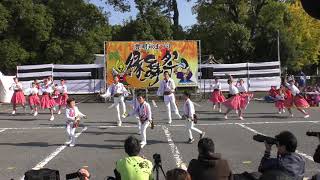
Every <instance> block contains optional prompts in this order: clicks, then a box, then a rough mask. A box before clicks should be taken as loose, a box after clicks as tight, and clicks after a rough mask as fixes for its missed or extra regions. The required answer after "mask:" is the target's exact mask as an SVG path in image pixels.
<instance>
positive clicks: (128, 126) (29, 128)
mask: <svg viewBox="0 0 320 180" xmlns="http://www.w3.org/2000/svg"><path fill="white" fill-rule="evenodd" d="M319 122H320V121H268V122H242V123H236V122H234V123H232V122H230V123H211V124H209V123H204V124H201V123H198V124H197V126H223V125H239V124H242V125H250V124H252V125H255V124H256V125H260V124H295V123H297V124H298V123H319ZM88 123H90V122H88ZM155 126H156V127H160V126H163V125H155ZM90 127H92V128H102V129H103V128H136V127H137V126H136V125H127V126H121V127H119V126H116V125H111V126H90ZM169 127H185V124H172V125H170V126H169ZM64 128H65V126H55V127H21V128H14V127H3V128H0V131H1V130H3V129H6V130H37V129H64Z"/></svg>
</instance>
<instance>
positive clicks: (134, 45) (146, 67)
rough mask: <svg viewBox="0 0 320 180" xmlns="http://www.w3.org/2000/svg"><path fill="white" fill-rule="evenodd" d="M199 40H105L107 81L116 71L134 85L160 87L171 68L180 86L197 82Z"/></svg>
mask: <svg viewBox="0 0 320 180" xmlns="http://www.w3.org/2000/svg"><path fill="white" fill-rule="evenodd" d="M198 43H199V41H137V42H133V41H128V42H126V41H109V42H105V58H106V67H107V71H106V78H107V84H108V85H110V84H112V81H113V76H114V75H117V76H118V77H119V78H120V81H121V82H122V83H123V84H124V85H128V86H129V87H133V88H148V87H158V86H159V81H160V80H161V79H163V72H164V71H169V73H171V77H172V79H173V80H174V81H175V82H176V85H177V86H178V87H182V86H184V87H185V86H197V80H198V75H197V73H198V58H199V57H198V55H199V53H198Z"/></svg>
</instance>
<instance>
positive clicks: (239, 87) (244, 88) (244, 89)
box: [237, 84, 248, 93]
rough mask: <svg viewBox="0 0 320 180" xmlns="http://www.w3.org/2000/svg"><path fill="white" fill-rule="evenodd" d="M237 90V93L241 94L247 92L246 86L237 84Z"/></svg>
mask: <svg viewBox="0 0 320 180" xmlns="http://www.w3.org/2000/svg"><path fill="white" fill-rule="evenodd" d="M237 88H238V90H239V92H241V93H243V92H248V89H247V86H246V85H244V84H242V85H240V84H239V86H238V87H237Z"/></svg>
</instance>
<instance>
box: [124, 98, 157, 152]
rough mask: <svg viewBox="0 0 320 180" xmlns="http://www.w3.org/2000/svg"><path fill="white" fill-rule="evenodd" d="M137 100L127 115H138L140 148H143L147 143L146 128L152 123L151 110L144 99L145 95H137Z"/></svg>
mask: <svg viewBox="0 0 320 180" xmlns="http://www.w3.org/2000/svg"><path fill="white" fill-rule="evenodd" d="M137 100H138V102H139V105H138V106H136V108H135V109H134V110H133V111H132V112H130V113H129V114H128V115H127V117H129V116H133V115H138V116H139V120H140V123H139V130H140V134H141V139H142V140H141V143H140V145H141V148H143V147H144V146H145V145H146V144H147V134H146V133H147V128H148V126H149V125H150V123H152V112H151V107H150V104H149V103H147V102H146V101H145V97H144V96H143V95H142V94H138V95H137Z"/></svg>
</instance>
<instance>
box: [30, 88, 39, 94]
mask: <svg viewBox="0 0 320 180" xmlns="http://www.w3.org/2000/svg"><path fill="white" fill-rule="evenodd" d="M38 92H39V90H38V88H36V87H34V88H31V89H30V94H31V95H35V94H38Z"/></svg>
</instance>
